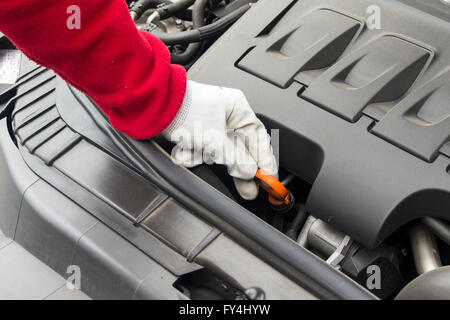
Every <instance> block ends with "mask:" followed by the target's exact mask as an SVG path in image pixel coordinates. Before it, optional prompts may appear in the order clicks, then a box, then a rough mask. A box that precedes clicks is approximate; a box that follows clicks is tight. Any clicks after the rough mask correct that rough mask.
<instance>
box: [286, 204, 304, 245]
mask: <svg viewBox="0 0 450 320" xmlns="http://www.w3.org/2000/svg"><path fill="white" fill-rule="evenodd" d="M295 209H297V215H296V216H295V217H294V219H293V220H292V221H291V222H290V223H289V225H288V227H287V230H286V235H287V236H288V237H289V238H291V239H293V240H297V236H298V234H299V233H300V229H301V228H302V226H303V225H304V224H305V221H306V218H307V216H308V215H307V214H306V210H305V206H304V205H303V204H302V203H297V204H296V205H295Z"/></svg>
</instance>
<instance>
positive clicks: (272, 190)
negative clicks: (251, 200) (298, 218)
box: [256, 169, 291, 205]
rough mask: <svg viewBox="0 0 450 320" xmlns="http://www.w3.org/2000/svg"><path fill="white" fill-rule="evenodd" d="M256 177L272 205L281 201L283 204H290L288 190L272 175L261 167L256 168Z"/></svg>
mask: <svg viewBox="0 0 450 320" xmlns="http://www.w3.org/2000/svg"><path fill="white" fill-rule="evenodd" d="M256 178H257V179H258V184H259V186H260V187H261V188H263V189H264V190H265V191H267V193H268V194H269V201H270V203H272V204H273V205H280V204H283V203H284V204H285V205H290V204H291V199H290V196H289V190H288V189H286V187H285V186H284V185H283V184H282V183H281V182H280V181H278V179H276V178H275V177H274V176H272V175H270V174H269V173H267V172H266V171H264V170H262V169H258V171H257V172H256Z"/></svg>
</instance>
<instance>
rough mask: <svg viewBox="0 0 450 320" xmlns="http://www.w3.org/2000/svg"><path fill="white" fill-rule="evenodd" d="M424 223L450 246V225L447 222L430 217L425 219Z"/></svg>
mask: <svg viewBox="0 0 450 320" xmlns="http://www.w3.org/2000/svg"><path fill="white" fill-rule="evenodd" d="M422 222H423V223H424V224H425V225H426V226H427V227H428V229H430V230H431V232H433V234H434V235H435V236H437V237H438V238H439V239H441V240H442V241H444V242H445V243H446V244H448V245H449V246H450V225H449V224H448V223H447V222H445V221H443V220H440V219H436V218H430V217H427V218H423V219H422Z"/></svg>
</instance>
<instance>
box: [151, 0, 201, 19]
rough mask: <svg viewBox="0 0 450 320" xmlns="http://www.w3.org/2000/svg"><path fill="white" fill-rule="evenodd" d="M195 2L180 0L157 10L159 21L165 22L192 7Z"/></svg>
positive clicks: (193, 0) (192, 0)
mask: <svg viewBox="0 0 450 320" xmlns="http://www.w3.org/2000/svg"><path fill="white" fill-rule="evenodd" d="M194 2H195V0H179V1H177V2H173V3H170V4H167V5H165V6H162V7H160V8H158V9H156V12H158V15H159V19H160V20H164V19H167V18H169V17H172V16H174V15H175V14H177V13H179V12H181V11H184V10H186V9H187V8H189V7H190V6H192V5H193V4H194Z"/></svg>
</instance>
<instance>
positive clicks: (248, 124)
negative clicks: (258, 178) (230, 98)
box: [227, 90, 278, 175]
mask: <svg viewBox="0 0 450 320" xmlns="http://www.w3.org/2000/svg"><path fill="white" fill-rule="evenodd" d="M227 125H228V126H229V128H231V129H234V130H235V132H237V133H239V134H240V135H241V136H242V137H244V139H245V145H246V148H247V149H248V151H249V152H250V154H251V156H252V157H253V159H255V161H256V163H257V165H258V167H259V168H261V169H264V170H265V171H267V172H268V173H270V174H272V175H276V174H277V172H278V166H277V162H276V159H275V157H274V154H273V148H272V145H271V140H270V136H269V134H268V133H267V130H266V128H265V126H264V124H263V123H262V122H261V121H260V120H259V119H258V118H257V117H256V115H255V113H254V112H253V110H252V108H251V107H250V104H249V103H248V101H247V99H246V98H245V96H244V94H243V93H242V92H241V91H238V90H236V91H235V98H234V107H233V108H232V110H231V112H230V114H229V116H228V124H227Z"/></svg>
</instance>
